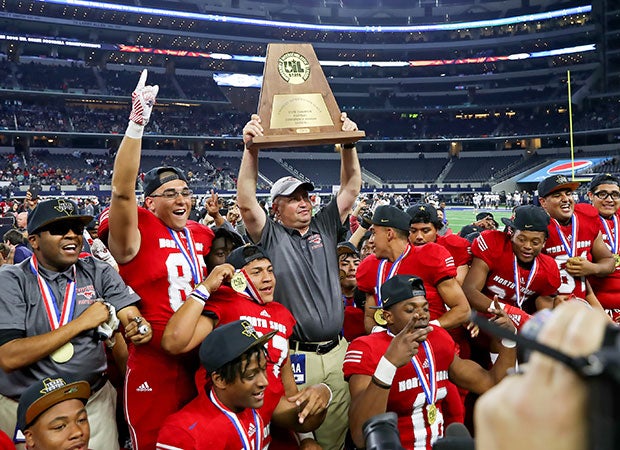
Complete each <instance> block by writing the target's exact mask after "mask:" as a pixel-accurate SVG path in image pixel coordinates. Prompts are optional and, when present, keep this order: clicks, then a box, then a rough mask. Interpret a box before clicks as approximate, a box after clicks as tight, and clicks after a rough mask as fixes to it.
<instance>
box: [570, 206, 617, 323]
mask: <svg viewBox="0 0 620 450" xmlns="http://www.w3.org/2000/svg"><path fill="white" fill-rule="evenodd" d="M578 206H579V209H580V210H581V211H584V212H586V213H587V212H589V213H590V214H593V215H595V216H596V218H597V220H598V221H599V230H600V232H601V235H602V236H603V242H605V245H607V248H608V249H609V250H610V251H611V252H612V253H613V254H615V255H618V253H620V248H619V247H620V245H618V244H617V242H618V238H617V237H616V236H617V235H618V233H620V229H618V227H617V224H620V212H617V213H616V214H615V219H614V217H611V218H609V219H605V218H603V217H602V216H600V215H599V214H598V211H597V210H596V208H594V207H593V206H592V205H588V204H585V203H580V204H579V205H578ZM605 225H606V226H605ZM588 281H589V282H590V285H591V286H592V290H593V291H594V293H595V294H596V298H598V301H599V302H600V303H601V306H602V307H603V308H605V310H606V311H607V313H608V314H609V315H610V316H611V318H612V319H614V320H616V319H619V318H620V266H618V265H616V269H615V270H614V271H613V272H612V273H610V274H609V275H607V276H606V277H597V276H594V275H592V276H589V277H588Z"/></svg>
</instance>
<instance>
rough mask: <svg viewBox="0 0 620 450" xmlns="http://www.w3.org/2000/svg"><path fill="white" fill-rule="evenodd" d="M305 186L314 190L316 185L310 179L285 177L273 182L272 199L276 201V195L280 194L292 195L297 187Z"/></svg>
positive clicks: (309, 189) (307, 189) (306, 188)
mask: <svg viewBox="0 0 620 450" xmlns="http://www.w3.org/2000/svg"><path fill="white" fill-rule="evenodd" d="M300 186H301V187H303V188H304V189H305V190H306V191H308V192H309V191H314V185H313V184H312V183H310V182H309V181H301V180H298V179H297V178H295V177H283V178H280V179H279V180H278V181H276V182H275V183H273V186H271V191H270V192H269V194H270V195H271V201H274V200H275V199H276V197H278V196H280V195H284V196H287V195H291V194H292V193H293V192H295V190H297V188H299V187H300Z"/></svg>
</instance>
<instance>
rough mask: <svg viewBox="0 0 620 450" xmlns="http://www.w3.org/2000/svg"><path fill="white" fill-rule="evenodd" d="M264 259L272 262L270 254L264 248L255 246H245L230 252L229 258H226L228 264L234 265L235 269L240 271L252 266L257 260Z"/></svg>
mask: <svg viewBox="0 0 620 450" xmlns="http://www.w3.org/2000/svg"><path fill="white" fill-rule="evenodd" d="M263 258H266V259H269V260H271V258H270V257H269V254H268V253H267V251H266V250H265V249H264V248H262V247H258V246H256V245H254V244H246V245H244V246H241V247H237V248H236V249H234V250H233V251H232V252H230V254H229V255H228V257H226V262H227V263H228V264H230V265H232V266H233V267H234V268H235V269H237V270H239V269H243V268H244V267H245V266H246V265H247V264H250V263H251V262H252V261H254V260H255V259H263Z"/></svg>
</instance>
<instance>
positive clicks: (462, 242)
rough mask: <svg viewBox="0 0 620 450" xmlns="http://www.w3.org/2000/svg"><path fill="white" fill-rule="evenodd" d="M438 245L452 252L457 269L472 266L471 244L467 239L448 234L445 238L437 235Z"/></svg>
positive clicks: (436, 241)
mask: <svg viewBox="0 0 620 450" xmlns="http://www.w3.org/2000/svg"><path fill="white" fill-rule="evenodd" d="M435 243H436V244H439V245H441V246H442V247H444V248H445V249H446V250H448V251H449V252H450V254H451V255H452V257H453V258H454V265H455V266H456V267H459V266H465V265H470V264H471V258H472V256H471V244H470V243H469V241H468V240H467V239H465V238H462V237H461V236H459V235H458V234H447V235H445V236H439V235H437V239H436V240H435Z"/></svg>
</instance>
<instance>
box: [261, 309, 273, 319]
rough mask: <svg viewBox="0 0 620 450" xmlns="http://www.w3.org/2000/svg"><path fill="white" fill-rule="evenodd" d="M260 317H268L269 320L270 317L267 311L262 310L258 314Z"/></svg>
mask: <svg viewBox="0 0 620 450" xmlns="http://www.w3.org/2000/svg"><path fill="white" fill-rule="evenodd" d="M260 315H261V316H263V317H269V318H271V316H270V315H269V313H268V312H267V311H265V310H264V309H263V310H262V311H261V312H260Z"/></svg>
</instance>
